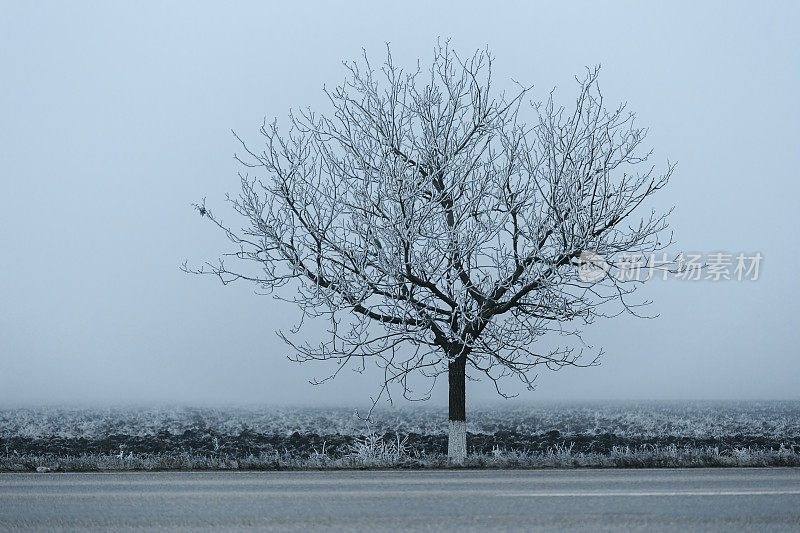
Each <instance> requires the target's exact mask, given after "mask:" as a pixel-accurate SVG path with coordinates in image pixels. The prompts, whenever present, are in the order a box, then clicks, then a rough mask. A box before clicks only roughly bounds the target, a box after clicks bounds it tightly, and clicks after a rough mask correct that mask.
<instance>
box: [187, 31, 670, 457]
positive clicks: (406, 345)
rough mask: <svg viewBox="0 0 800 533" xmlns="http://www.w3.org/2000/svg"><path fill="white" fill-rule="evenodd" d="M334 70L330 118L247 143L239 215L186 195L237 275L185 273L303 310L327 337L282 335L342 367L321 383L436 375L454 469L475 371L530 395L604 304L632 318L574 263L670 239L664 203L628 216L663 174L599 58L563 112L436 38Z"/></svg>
mask: <svg viewBox="0 0 800 533" xmlns="http://www.w3.org/2000/svg"><path fill="white" fill-rule="evenodd" d="M345 66H346V68H347V70H348V75H347V77H346V79H345V81H344V82H343V84H342V85H340V86H338V87H336V88H335V89H333V90H326V91H325V93H326V94H327V97H328V99H329V103H330V106H331V112H330V113H329V114H317V113H315V112H313V111H311V110H303V111H299V112H294V113H291V114H290V116H289V127H288V129H286V130H285V131H284V132H283V133H281V132H280V131H279V128H278V127H277V125H276V123H275V122H272V123H267V122H265V123H264V125H263V126H262V128H261V134H262V135H263V136H264V139H265V141H266V142H265V146H263V148H261V149H258V150H254V149H251V148H249V147H248V146H247V145H245V143H244V142H242V146H243V147H244V148H243V149H244V153H245V155H244V156H237V159H238V160H239V161H240V162H241V163H242V164H243V165H244V166H245V167H248V168H249V169H252V170H251V171H248V173H245V174H240V178H241V187H242V191H241V194H240V195H239V196H238V197H237V198H233V199H230V201H231V202H232V205H233V208H234V209H235V210H236V212H237V213H239V214H240V215H242V216H243V217H244V219H245V226H244V227H243V228H242V229H241V230H234V229H232V228H231V226H229V225H226V224H224V223H223V222H222V221H221V220H220V219H219V218H218V217H217V216H215V215H214V214H212V213H211V211H209V210H208V209H207V208H206V206H205V203H203V204H202V205H198V206H196V207H197V208H198V210H199V211H200V214H201V215H205V216H206V217H207V218H209V219H210V220H211V221H212V222H213V223H215V224H216V225H217V226H219V227H220V228H221V229H222V230H223V231H224V232H225V233H226V234H227V236H228V237H229V238H230V240H231V241H233V243H235V245H236V249H235V250H234V251H233V252H232V253H230V254H226V256H225V257H232V258H233V260H234V262H235V264H236V267H235V268H229V266H228V263H227V262H225V257H223V259H220V260H219V261H218V262H214V263H208V264H206V265H205V266H204V267H202V268H199V269H193V270H192V272H195V273H204V274H213V275H216V276H218V277H219V278H220V279H221V280H222V282H223V283H226V284H227V283H230V282H232V281H235V280H246V281H250V282H253V283H255V284H257V285H258V286H260V287H261V288H263V289H266V290H267V291H270V292H271V291H273V290H275V289H280V290H279V292H277V293H276V294H279V295H282V296H283V297H289V299H290V301H292V302H293V303H295V304H297V305H298V306H300V308H301V309H302V311H303V317H304V319H305V318H310V317H314V318H316V319H324V320H326V321H327V323H328V324H329V328H328V335H327V337H326V338H324V339H319V342H316V339H315V342H314V343H309V342H305V343H300V342H295V341H293V340H292V338H290V337H289V336H287V335H284V334H282V333H279V334H280V335H281V336H282V337H283V339H284V340H285V341H286V342H288V343H289V344H291V346H292V347H293V348H294V354H293V355H292V356H291V358H293V359H294V360H296V361H299V362H304V361H311V360H322V361H335V363H336V366H334V371H333V373H332V374H331V375H330V376H329V377H328V378H326V379H330V378H332V377H335V376H336V375H337V374H338V373H339V372H340V371H341V370H342V369H343V368H346V367H352V365H350V363H353V362H355V363H356V365H357V367H356V368H358V369H360V368H363V365H364V364H365V362H366V360H370V359H371V360H374V361H376V362H377V364H378V365H379V366H380V367H381V368H382V370H383V382H382V384H381V386H380V393H381V394H384V393H386V394H390V393H391V390H390V385H392V384H396V385H399V388H400V389H402V391H403V394H404V395H405V396H406V397H409V398H412V399H425V398H427V397H428V394H429V393H430V388H426V389H425V392H422V393H415V392H414V391H413V390H412V389H413V387H412V386H411V381H410V379H411V377H412V376H417V377H419V376H421V377H424V378H432V379H431V382H430V386H431V387H432V386H433V385H432V383H433V382H435V379H436V377H437V376H440V375H442V374H444V373H447V379H448V383H449V391H450V392H449V410H450V412H449V420H450V423H449V445H448V454H449V456H450V457H451V458H452V459H453V460H456V461H461V460H463V459H464V457H465V456H466V451H467V448H466V422H465V420H466V416H465V381H466V379H467V376H468V372H467V371H468V370H469V375H470V376H471V377H473V378H477V377H481V376H484V377H486V378H488V379H489V380H491V381H492V382H493V383H494V384H495V386H496V387H497V391H498V392H499V393H501V394H503V392H502V389H501V388H500V384H499V381H500V380H501V379H502V378H505V377H508V376H514V377H516V378H518V379H520V380H521V381H522V383H524V384H525V385H526V386H527V387H529V388H532V386H533V379H534V378H535V372H536V371H537V370H538V368H537V367H540V366H545V367H547V368H550V369H557V368H560V367H563V366H565V365H574V366H583V365H592V364H595V362H596V360H597V357H598V356H599V355H600V354H599V353H594V354H590V357H588V358H583V357H581V355H582V352H583V351H584V348H586V346H585V345H584V344H583V343H582V341H581V340H580V337H579V335H580V329H579V328H580V326H582V325H585V324H588V323H591V322H592V321H594V320H595V319H596V318H598V317H606V316H612V315H610V314H609V313H608V312H607V311H604V307H603V306H604V305H605V304H608V303H609V302H611V301H616V302H618V303H620V302H621V304H622V307H621V308H619V307H618V306H617V307H615V309H621V310H627V311H630V312H635V311H634V310H633V306H632V305H629V304H628V302H627V301H626V296H628V295H629V294H630V293H631V292H632V291H633V290H634V289H635V284H632V282H633V280H631V281H621V280H619V279H617V278H616V277H614V276H611V275H610V273H608V274H606V273H605V271H601V272H600V276H593V280H589V281H587V280H585V278H586V276H579V271H578V269H579V268H582V259H583V260H585V259H586V258H587V256H586V253H587V251H590V252H591V254H596V255H591V254H590V255H591V257H598V256H599V257H602V258H604V260H605V261H607V262H608V264H609V265H611V267H612V268H613V266H614V264H615V259H616V258H618V257H619V256H620V255H621V254H635V253H645V254H646V253H652V252H654V251H656V250H659V249H661V248H663V247H664V246H666V244H667V243H663V244H662V242H661V240H660V239H659V233H660V232H662V231H663V230H665V228H666V219H665V217H666V215H667V214H668V213H663V214H659V213H656V212H655V211H649V212H647V213H646V214H645V216H644V217H642V216H640V215H634V211H635V210H636V209H637V208H638V207H639V206H641V205H642V204H643V202H644V201H645V200H646V199H647V198H648V197H649V196H651V195H652V194H654V193H655V192H656V191H658V190H659V189H661V188H662V187H663V186H664V185H665V184H666V183H667V181H668V179H669V176H670V175H671V173H672V170H673V168H674V167H673V166H672V165H670V164H669V163H668V164H667V166H666V169H665V171H664V172H663V173H658V172H656V171H655V170H654V168H653V167H652V166H650V165H648V164H645V162H646V161H647V159H648V156H649V155H650V153H649V152H647V151H642V148H641V145H642V142H643V141H644V139H645V134H646V131H645V130H644V129H641V128H638V127H636V126H635V125H634V115H633V114H632V113H630V112H628V111H627V110H626V108H625V105H620V106H619V107H616V108H612V109H611V110H607V109H606V108H605V107H604V105H603V97H602V94H601V92H600V90H599V89H598V86H597V77H598V70H597V69H593V70H592V69H590V70H587V72H586V74H585V76H584V77H583V78H581V79H577V81H578V85H579V87H578V96H577V100H576V102H575V105H574V107H572V108H570V109H566V108H564V107H560V106H558V105H556V104H555V103H554V98H553V95H552V93H551V94H550V97H549V99H547V100H546V101H544V102H539V103H532V102H529V101H528V98H527V97H528V94H529V92H530V89H531V88H530V87H526V86H522V85H519V84H516V85H515V87H516V89H515V92H514V93H513V94H512V95H510V96H507V95H506V94H505V93H498V92H495V91H494V90H493V87H492V56H491V55H490V53H489V52H488V51H477V52H476V53H475V54H473V55H472V56H471V57H469V58H468V59H464V58H462V57H460V56H459V55H458V54H457V53H455V52H454V51H453V50H452V49H450V47H449V45H448V44H447V43H443V44H439V45H438V46H437V47H436V48H435V53H434V57H433V61H432V64H431V66H430V68H429V69H424V70H423V69H421V68H419V67H417V68H416V69H414V70H412V71H405V70H403V69H401V68H399V67H398V66H397V65H395V64H394V62H393V60H392V56H391V53H390V52H389V53H388V54H387V59H386V61H385V62H384V63H383V64H382V65H381V66H380V67H379V68H378V69H377V70H376V69H373V67H372V66H371V65H370V63H369V61H368V59H367V56H366V54H365V55H364V57H363V59H362V60H360V61H358V62H352V63H345ZM526 114H527V118H528V121H527V122H525V121H523V119H524V118H525V116H526ZM237 138H238V137H237ZM641 167H644V168H642V169H641V170H640V168H641ZM251 174H252V175H251ZM582 253H584V256H583V257H582V255H581V254H582ZM584 262H585V261H584ZM247 265H250V266H251V267H255V268H248V267H247ZM585 266H586V265H583V267H585ZM187 270H188V269H187ZM604 274H605V275H604ZM301 325H302V324H301ZM381 394H379V395H378V396H377V397H376V399H375V401H377V398H380V397H381ZM390 397H391V396H390Z"/></svg>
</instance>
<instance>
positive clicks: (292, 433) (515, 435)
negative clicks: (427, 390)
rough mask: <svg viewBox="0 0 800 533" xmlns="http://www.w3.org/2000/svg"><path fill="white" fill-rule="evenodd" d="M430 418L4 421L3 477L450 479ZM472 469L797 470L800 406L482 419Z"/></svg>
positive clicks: (397, 413) (111, 414)
mask: <svg viewBox="0 0 800 533" xmlns="http://www.w3.org/2000/svg"><path fill="white" fill-rule="evenodd" d="M443 415H444V413H442V412H441V411H440V410H436V409H434V408H422V409H420V408H416V409H413V410H412V409H394V410H385V411H379V412H376V413H375V415H374V417H373V420H371V421H370V422H369V423H367V422H365V421H363V420H361V419H360V418H358V417H357V416H355V414H354V410H353V409H289V408H282V409H224V410H221V409H191V408H178V409H166V408H161V409H132V408H127V409H105V410H80V409H17V410H4V411H0V470H6V471H8V470H16V471H36V470H39V471H91V470H164V469H168V470H182V469H204V470H209V469H210V470H230V469H261V470H264V469H306V468H397V467H408V468H436V467H447V466H449V465H448V462H447V458H446V446H447V436H446V435H445V434H444V433H443V432H442V431H441V429H440V428H442V427H443V423H442V422H443V421H444V416H443ZM468 430H469V432H470V434H469V440H468V450H469V453H470V457H469V459H468V460H467V462H466V463H465V464H464V466H466V467H480V468H572V467H680V466H800V404H798V403H797V402H760V403H759V402H748V403H715V402H701V403H697V402H696V403H687V402H683V403H664V402H661V403H652V402H651V403H640V404H631V403H610V404H603V405H596V404H572V405H565V404H540V405H537V406H536V407H525V406H521V407H515V408H512V409H508V408H505V409H489V408H483V409H477V410H475V412H474V414H473V416H472V418H471V420H470V421H469V424H468Z"/></svg>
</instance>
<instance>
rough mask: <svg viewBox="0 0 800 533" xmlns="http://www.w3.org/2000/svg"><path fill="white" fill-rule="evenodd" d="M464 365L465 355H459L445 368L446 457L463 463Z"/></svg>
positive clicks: (464, 449)
mask: <svg viewBox="0 0 800 533" xmlns="http://www.w3.org/2000/svg"><path fill="white" fill-rule="evenodd" d="M466 365H467V356H466V355H460V356H459V357H456V358H455V359H453V360H451V361H450V363H449V365H448V368H447V378H448V383H449V386H450V416H449V424H448V431H449V438H448V440H447V457H448V458H449V459H450V460H451V461H453V462H454V463H463V462H464V459H466V458H467V406H466V388H465V384H466V378H467V376H466Z"/></svg>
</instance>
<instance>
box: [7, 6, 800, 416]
mask: <svg viewBox="0 0 800 533" xmlns="http://www.w3.org/2000/svg"><path fill="white" fill-rule="evenodd" d="M296 4H298V3H294V2H292V3H289V2H287V3H274V4H270V5H267V4H266V3H264V5H260V4H256V3H252V4H249V3H236V4H234V3H222V2H218V3H194V2H192V3H189V2H186V3H177V2H176V3H169V4H167V5H166V6H164V5H161V4H156V3H150V4H147V5H144V6H142V5H139V3H134V2H129V3H125V4H123V3H115V5H108V3H105V2H97V3H77V2H70V3H67V2H41V3H36V4H34V3H30V2H10V1H9V2H2V4H0V73H1V74H0V105H2V125H3V127H2V128H0V162H2V164H1V166H0V183H2V188H1V189H0V191H1V192H0V202H2V208H1V209H0V242H1V243H2V247H1V248H0V250H2V252H0V253H1V254H2V261H1V262H0V265H1V266H0V404H26V403H52V402H70V403H74V402H86V401H110V402H115V403H117V402H127V401H135V402H152V401H170V402H180V403H198V402H202V403H212V402H226V403H227V402H248V403H319V402H328V403H353V402H363V401H365V400H366V398H367V396H368V395H369V394H370V393H372V392H374V391H375V390H376V383H375V381H374V379H371V377H370V376H369V375H367V376H359V375H354V376H344V377H342V378H341V379H339V380H338V381H336V382H333V383H331V384H329V385H326V386H324V387H312V386H311V385H307V384H306V380H307V379H308V378H309V377H311V376H312V375H315V374H317V375H318V374H319V373H320V372H322V371H323V370H324V369H322V368H314V367H300V366H297V365H294V364H292V363H289V362H288V361H286V360H285V357H284V355H285V354H286V347H285V345H283V344H282V343H281V341H280V340H279V339H278V338H277V337H276V336H275V335H274V331H275V330H276V329H278V328H286V327H288V326H289V325H290V324H291V321H292V319H294V318H295V317H296V316H297V315H296V313H295V311H294V310H293V309H292V308H291V307H290V306H288V304H284V303H281V302H276V301H273V300H271V299H270V298H268V297H259V296H254V295H253V293H252V288H251V287H249V286H245V285H241V286H230V287H222V286H220V285H219V284H218V283H215V282H214V280H213V279H211V278H198V277H192V276H187V275H185V274H183V273H181V272H180V271H179V268H178V267H179V265H180V264H181V263H182V261H183V260H184V259H188V260H189V261H190V262H194V263H197V262H200V261H202V260H204V259H211V258H213V257H215V256H216V255H217V254H218V253H219V252H220V251H222V250H223V249H224V247H225V245H226V242H225V240H224V238H223V237H222V236H221V235H220V234H219V233H218V232H215V231H213V229H212V228H211V227H210V226H209V225H208V224H207V223H203V222H204V221H203V220H201V219H200V217H199V216H198V215H197V214H196V212H194V211H193V210H192V209H191V208H190V203H191V202H194V201H198V200H200V199H202V198H203V197H207V201H208V204H209V206H213V207H214V208H215V210H216V211H217V212H218V213H225V211H224V209H225V206H224V205H223V203H224V195H225V193H226V192H231V193H235V192H236V191H237V186H238V182H237V179H236V171H237V170H239V168H238V167H237V165H236V163H235V162H234V161H233V159H232V154H233V152H234V151H235V150H236V149H237V146H236V143H235V141H234V139H233V137H232V136H231V134H230V129H232V128H233V129H235V130H236V131H237V132H239V133H240V134H241V135H242V136H243V137H244V138H245V139H248V140H250V141H252V142H257V141H258V140H259V138H258V135H257V129H258V126H259V125H260V123H261V120H262V118H263V117H264V116H267V117H272V116H278V117H279V118H281V117H284V116H285V115H286V113H287V111H288V110H289V109H290V108H291V107H296V106H305V105H311V106H312V107H315V108H317V109H319V110H324V109H325V100H324V96H323V94H322V92H321V89H322V85H323V84H324V83H327V84H328V85H333V84H335V83H338V82H339V81H340V80H341V79H342V77H343V75H344V72H343V69H342V67H341V63H340V62H341V61H342V60H343V59H351V58H355V57H356V56H357V55H358V54H360V51H361V48H362V47H364V48H366V49H367V51H368V52H369V53H370V55H371V56H372V57H373V58H375V59H379V58H380V57H381V55H382V54H383V52H384V42H386V41H389V42H391V44H392V48H393V53H394V56H395V59H396V61H397V62H398V63H403V64H409V65H410V64H412V63H413V62H415V61H416V59H417V58H420V59H421V60H422V61H423V62H425V61H427V60H428V59H429V58H430V57H431V53H432V47H433V45H434V44H435V42H436V38H437V36H443V37H448V36H449V37H451V38H452V44H453V46H454V47H456V48H457V49H459V50H462V51H466V52H469V51H472V50H474V49H475V48H477V47H483V46H485V45H487V44H488V45H489V46H490V48H491V50H492V52H493V53H494V54H495V56H496V70H495V74H496V77H497V79H498V81H500V80H503V81H507V80H508V79H509V78H511V77H514V78H516V79H520V80H522V81H525V82H531V83H534V84H535V86H536V90H535V91H534V92H535V93H536V95H538V96H543V95H545V94H546V93H547V91H548V90H549V89H550V88H551V87H552V86H558V90H559V92H558V94H559V97H560V98H561V99H562V101H564V102H568V101H569V99H571V98H572V95H573V94H574V91H575V84H574V82H573V80H572V76H573V75H575V74H580V73H581V72H582V71H583V68H584V66H586V65H594V64H597V63H601V64H602V65H603V72H602V75H601V78H600V83H601V87H602V88H603V89H604V93H605V96H606V98H607V101H610V102H617V101H619V100H627V101H628V102H629V104H630V106H631V108H632V109H633V110H635V111H636V112H637V113H638V115H639V120H640V121H641V123H642V124H645V125H647V126H649V127H650V135H649V144H650V145H651V146H653V147H654V148H655V155H654V159H653V161H654V162H656V163H657V164H662V165H663V163H664V162H666V159H667V158H669V159H670V160H677V161H678V163H679V164H678V169H677V172H676V175H675V176H674V178H673V180H672V182H671V186H670V187H669V189H668V190H666V191H664V192H663V193H662V194H660V195H659V196H660V197H661V198H660V200H659V202H661V203H660V204H659V206H666V205H670V204H675V205H676V206H677V209H676V211H675V213H674V215H673V216H672V218H671V226H672V228H673V230H674V232H675V235H676V238H677V240H678V245H679V246H678V247H676V250H678V249H683V250H687V251H699V252H714V251H718V250H723V251H730V252H739V251H743V252H755V251H759V252H761V253H762V254H763V255H764V258H765V259H764V263H763V265H762V272H761V279H760V280H759V281H757V282H741V283H736V282H722V283H711V282H683V283H681V282H678V281H675V280H670V281H667V282H662V281H653V282H651V283H649V284H648V286H647V287H646V288H645V290H643V291H642V292H641V293H640V294H641V297H642V298H645V297H646V298H651V299H654V300H655V303H654V305H653V306H651V308H650V312H651V313H660V314H661V317H660V318H659V319H657V320H651V321H646V320H637V319H632V318H621V319H617V320H613V321H605V322H603V323H599V324H598V327H596V328H593V329H592V330H590V331H589V332H588V339H589V341H590V342H591V343H592V344H596V345H599V346H604V347H605V349H606V352H607V355H606V356H605V358H604V360H603V364H602V366H601V367H599V368H592V369H582V370H581V369H565V370H562V371H561V372H559V373H555V374H554V373H547V372H545V373H542V374H541V375H540V377H539V389H538V390H537V391H536V392H534V393H526V394H525V395H524V398H525V399H526V400H529V401H536V400H538V399H563V400H569V399H575V398H580V399H586V398H589V399H591V398H791V399H798V398H800V389H798V385H797V376H800V357H798V345H800V332H799V330H800V327H798V326H800V323H798V314H797V310H796V304H795V302H796V299H797V294H798V293H800V282H798V265H799V264H800V262H799V261H800V253H798V249H799V248H800V247H799V246H798V241H797V235H798V230H797V217H798V214H799V213H798V211H799V210H798V207H797V198H798V194H800V184H799V183H800V182H799V181H798V174H797V169H798V168H800V103H799V101H798V94H799V93H800V90H799V89H800V47H798V30H797V28H798V27H800V8H798V6H797V4H794V3H789V2H787V3H760V4H756V3H750V4H745V3H731V2H724V3H723V2H720V3H705V4H704V5H703V6H694V5H692V4H690V3H676V2H669V3H668V4H667V3H661V4H659V5H653V6H651V7H647V6H645V5H644V3H643V2H630V3H613V4H612V3H603V4H599V3H573V4H570V5H568V6H560V7H557V8H554V7H551V6H544V5H535V4H534V3H527V2H520V3H509V4H506V5H502V6H501V5H495V6H493V7H491V8H487V7H486V6H485V5H484V4H478V3H474V4H467V3H463V2H459V3H434V2H420V3H412V2H397V3H395V4H396V5H394V6H391V7H389V6H386V7H381V6H378V5H376V4H375V3H367V2H364V3H356V2H352V3H349V4H348V7H346V8H345V7H338V6H333V5H326V4H323V3H307V4H306V5H305V7H299V6H298V5H296ZM657 207H658V206H657ZM225 218H226V220H229V221H231V222H235V216H234V214H232V213H225ZM468 389H469V392H468V395H469V396H468V401H470V400H471V401H482V400H486V399H492V398H493V396H492V391H491V390H490V387H489V385H488V384H485V383H482V384H472V383H469V384H468ZM437 399H440V400H441V399H444V390H443V389H441V390H438V391H437Z"/></svg>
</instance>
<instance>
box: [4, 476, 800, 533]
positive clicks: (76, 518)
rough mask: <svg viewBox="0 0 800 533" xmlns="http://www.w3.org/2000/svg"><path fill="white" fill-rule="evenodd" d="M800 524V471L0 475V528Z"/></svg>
mask: <svg viewBox="0 0 800 533" xmlns="http://www.w3.org/2000/svg"><path fill="white" fill-rule="evenodd" d="M20 528H21V529H34V530H48V531H50V530H54V529H55V530H63V529H69V530H74V529H81V530H83V529H92V530H98V531H100V530H102V531H107V530H128V529H139V528H148V529H159V530H176V529H177V530H180V529H186V530H189V529H191V530H198V529H200V530H209V531H219V530H225V529H227V530H230V529H233V530H238V529H257V530H276V531H306V530H309V529H319V530H326V531H329V530H348V531H352V530H357V531H386V530H390V531H396V530H403V531H409V530H412V531H414V530H419V531H423V530H424V531H440V530H441V531H445V530H459V531H464V530H468V531H469V530H485V529H492V530H495V531H514V530H519V531H532V530H533V531H535V530H544V531H553V530H560V529H570V530H585V531H604V530H613V531H620V530H623V531H630V530H642V531H645V530H646V531H661V530H668V531H687V530H689V531H695V530H697V531H715V530H716V531H731V530H734V531H737V530H758V531H760V532H763V531H787V530H792V529H796V530H799V531H800V469H790V468H768V469H680V470H550V471H547V470H526V471H522V470H505V471H491V470H478V471H474V470H461V471H457V470H450V471H338V472H336V471H329V472H155V473H148V472H138V473H137V472H132V473H91V474H58V473H48V474H0V529H20Z"/></svg>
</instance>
